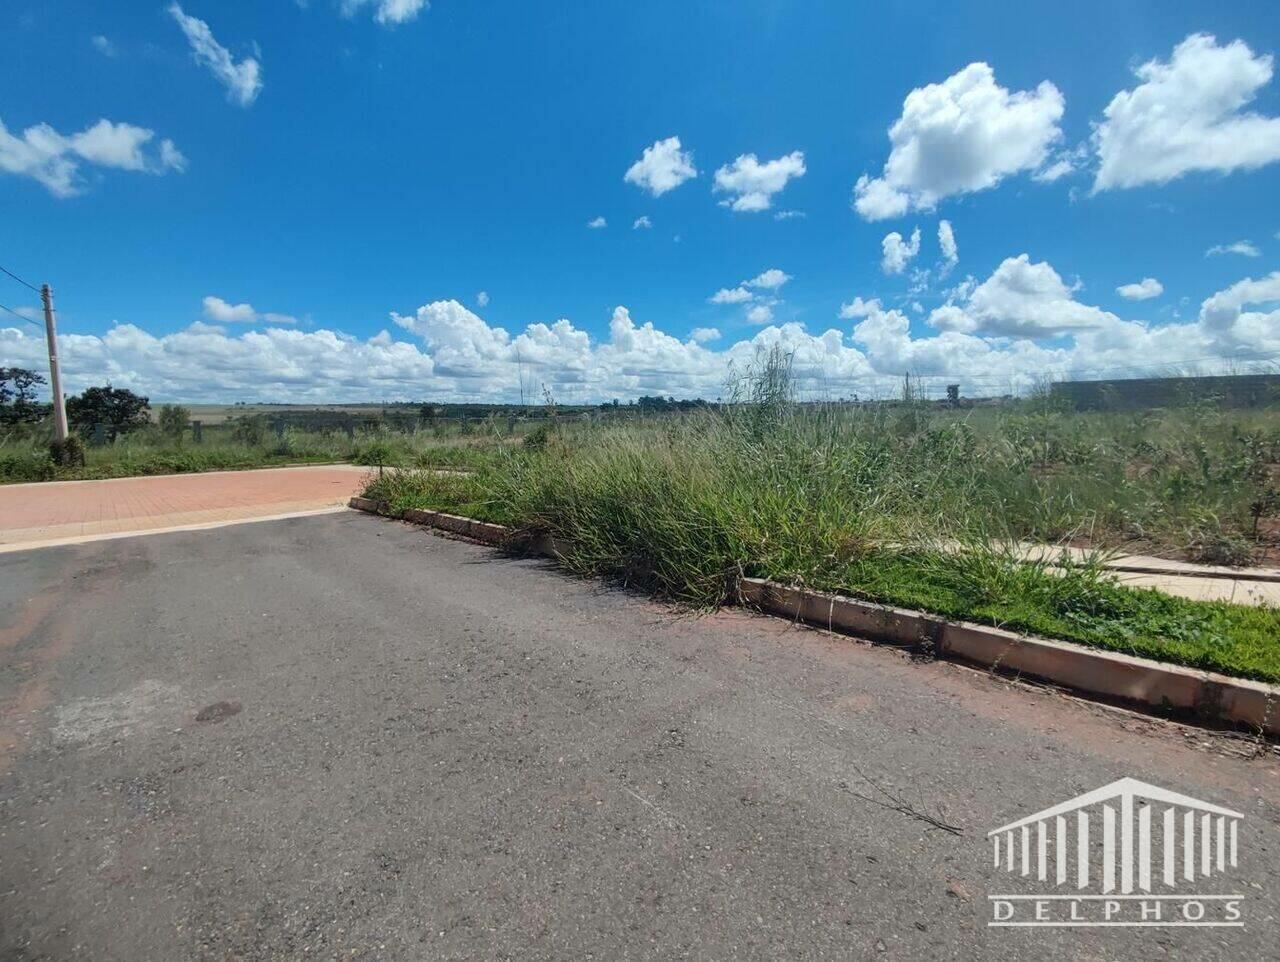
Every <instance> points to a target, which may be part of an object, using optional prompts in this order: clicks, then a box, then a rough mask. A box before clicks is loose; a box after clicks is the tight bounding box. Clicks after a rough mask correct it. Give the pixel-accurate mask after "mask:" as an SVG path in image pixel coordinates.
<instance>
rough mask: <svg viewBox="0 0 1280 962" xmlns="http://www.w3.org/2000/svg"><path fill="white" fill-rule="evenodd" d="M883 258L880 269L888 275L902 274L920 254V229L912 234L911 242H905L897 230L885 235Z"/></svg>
mask: <svg viewBox="0 0 1280 962" xmlns="http://www.w3.org/2000/svg"><path fill="white" fill-rule="evenodd" d="M880 249H881V251H882V252H883V256H882V257H881V258H880V268H881V270H883V271H884V272H885V273H886V274H901V273H902V272H903V270H905V269H906V266H907V264H908V263H910V261H911V259H912V258H913V257H915V256H916V255H917V254H919V253H920V228H919V227H917V228H916V229H915V230H914V231H912V232H911V240H909V241H908V240H903V239H902V235H901V234H899V233H898V232H897V231H896V230H895V231H892V232H890V233H888V234H886V235H885V237H884V240H882V241H881V242H880Z"/></svg>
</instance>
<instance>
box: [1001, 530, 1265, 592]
mask: <svg viewBox="0 0 1280 962" xmlns="http://www.w3.org/2000/svg"><path fill="white" fill-rule="evenodd" d="M1088 555H1089V552H1087V551H1084V550H1082V549H1080V548H1064V547H1055V546H1046V545H1030V546H1028V547H1027V548H1026V549H1025V557H1027V558H1028V560H1032V559H1034V560H1039V559H1049V560H1056V559H1058V558H1064V557H1065V558H1071V559H1072V560H1075V561H1082V560H1084V559H1085V558H1086V557H1088ZM1105 567H1107V568H1109V569H1111V570H1112V571H1114V572H1115V576H1116V580H1117V581H1118V582H1119V583H1120V584H1123V585H1129V586H1130V587H1133V588H1155V589H1157V590H1159V591H1163V592H1164V593H1165V594H1168V595H1180V596H1181V597H1183V598H1193V599H1195V600H1196V601H1230V602H1233V603H1234V604H1237V605H1276V606H1280V571H1277V570H1276V569H1275V568H1227V567H1223V566H1221V565H1198V564H1192V563H1191V562H1189V561H1172V560H1170V559H1168V558H1154V557H1150V556H1147V555H1132V554H1125V555H1117V556H1116V557H1114V558H1111V559H1109V560H1108V561H1106V562H1105Z"/></svg>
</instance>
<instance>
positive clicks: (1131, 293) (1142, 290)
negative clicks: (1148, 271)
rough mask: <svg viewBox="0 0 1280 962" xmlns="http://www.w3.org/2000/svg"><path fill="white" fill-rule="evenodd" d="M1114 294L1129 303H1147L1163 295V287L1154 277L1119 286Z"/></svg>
mask: <svg viewBox="0 0 1280 962" xmlns="http://www.w3.org/2000/svg"><path fill="white" fill-rule="evenodd" d="M1116 293H1117V294H1119V295H1120V296H1121V297H1123V298H1124V299H1125V300H1129V301H1148V300H1150V299H1151V298H1153V297H1159V296H1160V295H1161V294H1163V293H1164V285H1163V284H1161V283H1160V282H1159V281H1158V280H1156V279H1155V278H1154V277H1144V278H1143V279H1142V280H1140V281H1138V282H1137V283H1136V284H1121V285H1120V286H1119V287H1117V288H1116Z"/></svg>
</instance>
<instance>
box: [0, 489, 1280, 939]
mask: <svg viewBox="0 0 1280 962" xmlns="http://www.w3.org/2000/svg"><path fill="white" fill-rule="evenodd" d="M0 626H2V627H0V704H2V706H3V714H2V715H0V769H2V770H3V774H0V957H2V958H5V959H14V960H34V959H71V958H85V959H120V960H130V962H136V960H144V959H157V960H175V959H209V960H214V959H217V960H225V959H299V958H313V959H330V958H333V959H338V958H341V959H350V958H361V959H515V960H521V962H524V960H530V959H591V958H594V959H600V960H618V959H679V958H689V959H729V958H737V959H784V958H796V959H800V958H806V959H850V958H854V959H857V958H870V959H908V960H920V959H953V958H955V959H978V958H984V959H985V958H991V959H1025V958H1032V957H1049V958H1073V959H1129V958H1133V959H1137V958H1141V959H1161V958H1168V959H1177V958H1196V959H1254V958H1268V957H1269V958H1274V957H1275V955H1276V946H1277V945H1280V928H1278V927H1277V919H1276V915H1277V908H1276V907H1277V900H1278V897H1280V778H1278V775H1277V773H1278V770H1280V755H1278V754H1277V753H1276V752H1275V751H1274V750H1273V749H1271V748H1269V747H1266V746H1261V747H1259V746H1256V745H1253V744H1252V743H1250V742H1248V741H1245V740H1240V739H1234V738H1226V737H1223V736H1218V735H1211V734H1206V733H1203V732H1196V731H1193V730H1191V729H1184V728H1181V727H1178V726H1173V725H1167V724H1165V723H1162V722H1157V721H1154V720H1149V719H1143V718H1140V717H1137V716H1133V715H1130V714H1127V713H1123V712H1117V711H1115V710H1111V709H1106V708H1101V707H1099V706H1096V705H1090V704H1087V703H1083V702H1079V701H1075V700H1073V699H1070V698H1067V697H1065V696H1062V695H1059V694H1055V693H1052V692H1048V691H1044V690H1039V689H1032V688H1028V687H1025V686H1020V685H1017V684H1015V683H1011V682H1007V681H1002V680H999V679H996V678H992V677H990V676H988V675H985V674H983V673H980V672H975V671H971V670H967V669H963V668H960V667H957V666H954V665H947V664H937V663H923V662H913V661H911V660H910V659H908V658H907V657H905V656H903V655H901V654H899V653H896V652H892V651H888V650H885V649H880V648H873V647H871V646H868V645H864V644H861V643H858V642H856V641H852V640H849V639H846V638H839V637H833V636H829V635H826V634H824V633H822V632H818V631H813V630H809V629H805V628H798V627H794V626H791V625H789V624H787V623H785V622H783V621H779V620H777V619H770V618H766V617H763V616H757V615H750V614H747V613H743V612H732V611H731V612H723V613H720V614H717V615H713V616H709V617H702V618H694V617H690V616H688V615H685V614H682V613H680V612H677V611H672V610H670V609H668V608H665V607H663V606H660V605H658V604H655V603H652V602H649V601H646V600H644V599H642V598H639V597H637V596H635V595H634V594H629V593H626V592H622V591H615V590H609V589H606V588H604V587H602V586H601V585H599V584H596V583H592V582H587V581H579V580H575V579H572V578H570V577H568V576H566V575H564V574H562V573H560V572H559V571H557V570H555V569H553V568H551V567H549V566H547V565H546V564H545V563H543V562H537V561H512V560H505V559H501V558H498V557H497V556H495V555H494V554H493V552H491V551H490V550H488V549H485V548H481V547H477V546H474V545H470V544H464V543H460V542H457V541H450V540H447V539H445V538H443V537H441V536H438V535H433V534H430V533H427V532H424V531H422V530H420V529H416V528H414V527H411V526H409V525H405V524H401V523H397V522H389V521H386V520H384V519H380V518H376V517H372V516H368V515H363V514H357V513H354V512H348V513H341V514H327V515H322V516H315V517H306V518H295V519H290V520H282V521H270V522H262V523H257V524H245V525H240V526H230V527H221V528H216V529H212V530H205V531H193V532H179V533H172V534H159V535H152V536H149V537H139V538H128V539H122V540H115V541H99V542H90V543H85V544H79V545H75V546H68V547H55V548H45V549H41V550H34V551H23V552H14V553H10V554H5V555H2V556H0ZM1255 750H1256V753H1255ZM1251 753H1254V754H1253V757H1245V756H1248V755H1250V754H1251ZM1122 776H1133V777H1135V778H1139V779H1143V780H1145V781H1148V782H1152V783H1155V784H1157V785H1162V786H1164V787H1166V788H1169V789H1172V790H1174V791H1178V792H1182V793H1185V794H1188V795H1191V796H1195V797H1196V798H1199V799H1203V800H1206V801H1209V802H1212V803H1215V804H1219V805H1224V806H1227V807H1229V808H1232V809H1234V810H1236V811H1239V812H1241V813H1243V815H1244V818H1243V820H1242V823H1241V830H1240V866H1239V868H1238V870H1236V872H1235V873H1234V877H1233V878H1232V879H1231V882H1230V884H1231V885H1232V886H1234V887H1236V888H1238V890H1239V891H1241V892H1243V893H1244V894H1245V895H1246V900H1245V903H1244V906H1243V916H1244V921H1245V922H1246V926H1245V928H1243V929H1238V928H1233V929H1207V928H1180V929H1155V928H1140V929H1116V928H1106V929H1094V928H1090V929H995V928H988V927H987V924H986V923H987V920H988V918H989V917H990V912H991V909H990V906H989V904H988V899H987V896H988V895H990V894H994V893H997V892H1001V891H1008V890H1009V889H1010V888H1011V887H1015V886H1018V885H1021V884H1023V883H1024V882H1025V880H1023V879H1015V878H1010V877H1009V876H1008V875H1006V874H1005V873H1004V872H1003V870H1002V869H997V868H993V867H992V864H991V862H992V859H991V849H990V847H989V845H990V843H989V840H988V839H987V838H986V833H987V831H989V830H991V829H993V828H995V827H997V826H1000V825H1002V824H1004V823H1006V822H1010V821H1012V820H1014V819H1017V818H1021V817H1022V816H1025V815H1029V814H1031V813H1034V812H1036V811H1039V810H1041V809H1044V808H1046V807H1049V806H1051V805H1053V804H1056V803H1058V802H1060V801H1063V800H1066V799H1068V798H1071V797H1073V796H1075V795H1078V794H1080V793H1082V792H1087V791H1090V790H1092V789H1095V788H1097V787H1099V786H1101V785H1103V784H1106V783H1108V782H1110V781H1112V780H1114V779H1117V778H1120V777H1122ZM930 819H932V820H934V821H936V822H938V823H942V824H945V825H947V826H951V827H952V828H954V829H956V830H957V831H958V832H959V834H954V833H953V832H951V831H946V830H943V829H941V828H939V827H937V826H936V825H935V824H933V822H931V821H930Z"/></svg>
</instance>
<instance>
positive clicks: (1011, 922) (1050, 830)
mask: <svg viewBox="0 0 1280 962" xmlns="http://www.w3.org/2000/svg"><path fill="white" fill-rule="evenodd" d="M1241 818H1243V816H1242V815H1241V814H1240V813H1239V812H1233V811H1231V810H1230V809H1227V808H1222V807H1220V806H1218V805H1211V804H1209V803H1208V802H1202V801H1200V800H1199V799H1196V798H1191V797H1190V796H1187V795H1179V794H1178V793H1177V792H1170V791H1167V790H1166V789H1163V788H1157V787H1156V786H1155V785H1148V784H1147V783H1146V782H1140V781H1138V780H1137V779H1136V778H1122V779H1120V780H1119V781H1116V782H1112V783H1111V784H1110V785H1104V786H1103V787H1102V788H1099V789H1096V790H1095V791H1092V792H1086V793H1085V794H1084V795H1080V796H1078V797H1077V798H1073V799H1070V800H1069V801H1066V802H1063V803H1062V804H1060V805H1054V806H1053V807H1052V808H1046V809H1045V810H1044V811H1043V812H1036V813H1035V814H1034V815H1029V816H1027V817H1026V818H1022V819H1019V820H1018V821H1016V822H1010V823H1009V824H1008V825H1004V826H1002V827H1000V828H997V829H995V830H994V831H992V832H988V833H987V837H988V838H990V839H991V848H992V859H993V864H994V866H995V867H996V868H997V869H1003V870H1004V871H1005V872H1006V873H1008V874H1009V875H1011V876H1016V877H1018V878H1021V879H1025V880H1027V881H1028V882H1030V883H1033V884H1035V885H1036V887H1037V888H1038V889H1040V891H1039V892H1037V893H1036V894H1030V895H1028V894H1006V895H992V896H990V897H989V899H990V902H991V914H992V917H991V921H990V922H988V923H987V924H988V925H991V926H1106V925H1110V926H1232V927H1237V928H1239V927H1243V925H1244V922H1243V921H1242V920H1241V905H1242V903H1243V902H1244V896H1243V895H1239V894H1230V893H1229V892H1223V891H1220V890H1221V889H1223V888H1224V886H1225V887H1226V888H1228V889H1229V888H1230V883H1229V882H1226V881H1225V879H1224V873H1227V872H1229V870H1230V869H1234V868H1235V867H1236V865H1237V863H1238V852H1239V847H1238V843H1239V825H1240V819H1241ZM1191 888H1194V889H1195V890H1196V894H1187V890H1188V889H1191Z"/></svg>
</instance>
